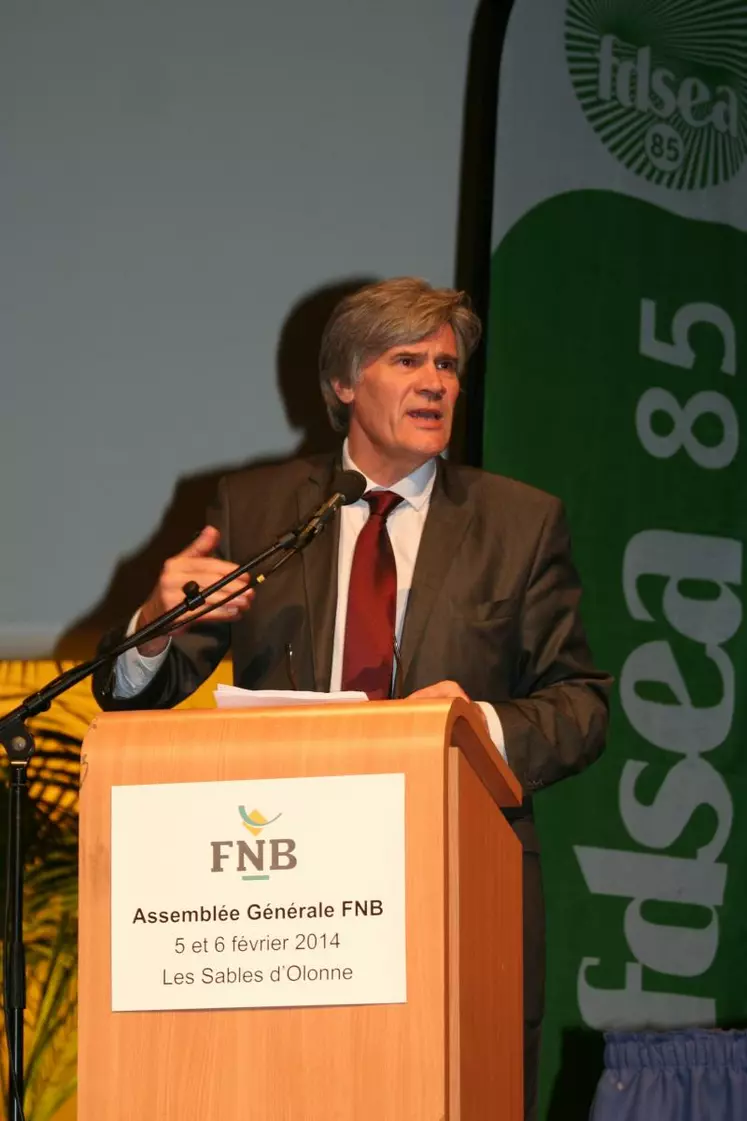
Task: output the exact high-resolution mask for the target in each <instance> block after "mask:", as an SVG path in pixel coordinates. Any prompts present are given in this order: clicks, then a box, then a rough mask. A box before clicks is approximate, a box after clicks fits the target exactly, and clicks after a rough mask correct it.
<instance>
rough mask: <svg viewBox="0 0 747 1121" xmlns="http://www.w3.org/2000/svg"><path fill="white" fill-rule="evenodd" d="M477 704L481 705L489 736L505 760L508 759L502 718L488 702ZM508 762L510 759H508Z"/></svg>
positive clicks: (478, 702)
mask: <svg viewBox="0 0 747 1121" xmlns="http://www.w3.org/2000/svg"><path fill="white" fill-rule="evenodd" d="M477 704H479V706H480V708H481V709H482V711H483V714H484V716H485V719H486V720H487V722H488V735H489V736H490V738H491V740H492V741H493V743H494V744H495V746H496V747H497V748H498V750H499V751H500V753H501V755H502V756H503V758H504V759H506V744H505V741H504V739H503V725H502V724H501V718H500V716H499V715H498V713H497V712H496V711H495V709H494V708H493V706H492V705H491V704H490V703H489V702H488V701H477ZM506 762H508V759H506Z"/></svg>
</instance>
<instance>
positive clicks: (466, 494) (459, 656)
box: [94, 278, 610, 1118]
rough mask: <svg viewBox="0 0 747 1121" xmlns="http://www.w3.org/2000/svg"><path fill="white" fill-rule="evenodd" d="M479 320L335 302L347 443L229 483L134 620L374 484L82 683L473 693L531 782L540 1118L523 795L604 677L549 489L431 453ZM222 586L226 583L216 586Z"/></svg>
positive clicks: (339, 418) (449, 305)
mask: <svg viewBox="0 0 747 1121" xmlns="http://www.w3.org/2000/svg"><path fill="white" fill-rule="evenodd" d="M479 333H480V324H479V320H478V319H477V317H476V316H475V315H474V313H473V312H472V311H471V309H470V307H469V303H468V300H467V299H466V297H465V296H464V294H463V293H460V292H454V291H452V290H450V289H435V290H434V289H432V288H431V287H430V286H429V285H427V284H426V283H425V282H423V281H419V280H415V279H412V278H402V279H399V280H393V281H385V282H383V283H381V284H376V285H370V286H368V287H366V288H364V289H362V290H361V291H359V292H357V293H355V294H354V295H352V296H348V297H346V299H345V300H343V301H342V302H341V304H340V305H339V306H338V307H337V309H336V310H335V312H334V313H333V315H332V317H331V319H330V322H329V324H328V325H327V328H326V330H325V333H324V337H323V340H322V347H321V354H320V373H321V386H322V393H323V395H324V397H325V400H326V402H327V406H328V411H329V414H330V419H331V421H332V423H333V425H334V426H335V427H336V428H337V429H338V430H340V431H342V432H345V433H346V439H345V442H344V444H343V447H342V451H341V455H340V456H339V457H328V456H320V457H312V458H310V459H305V460H294V461H292V462H290V463H287V464H285V465H283V466H280V467H260V468H256V469H249V470H247V471H243V472H239V473H237V474H235V475H233V476H230V477H228V478H226V479H224V480H223V481H222V483H221V485H220V487H219V494H218V500H217V505H216V509H215V511H214V512H213V514H212V516H211V519H210V525H208V526H206V528H205V529H204V530H203V531H202V533H201V534H200V536H199V537H198V538H197V540H196V541H195V542H193V543H192V545H190V546H189V547H188V548H187V549H185V550H184V552H183V553H181V554H179V555H178V556H177V557H174V558H171V559H170V560H169V561H167V563H166V565H165V566H164V569H163V571H162V574H161V577H160V579H159V582H158V584H157V586H156V588H155V589H154V591H153V593H152V595H151V596H150V598H149V599H148V601H147V602H146V603H145V604H144V605H143V607H142V608H141V609H140V611H139V613H138V614H137V615H136V616H135V617H134V618H133V620H132V622H131V627H134V626H135V625H136V624H137V623H140V624H144V623H146V622H149V621H150V620H151V619H153V618H154V617H156V616H157V615H158V614H159V613H161V612H162V611H165V610H168V609H169V608H170V607H172V606H174V605H175V604H176V603H178V602H180V601H181V599H182V598H183V592H182V587H183V585H184V584H185V583H186V582H188V581H190V580H195V581H196V582H197V583H198V584H200V585H201V586H205V585H207V584H208V583H210V582H212V581H213V580H215V579H216V578H217V577H218V576H221V575H224V574H228V572H230V571H231V569H232V567H233V565H234V564H238V563H241V562H242V561H244V560H245V559H246V558H247V557H249V556H251V555H252V554H253V553H255V552H256V551H257V550H258V549H259V548H261V547H262V546H264V545H266V544H269V543H270V542H272V541H273V540H274V539H275V538H277V537H278V535H279V534H281V533H282V532H283V531H284V530H286V529H287V528H288V527H290V526H292V525H294V524H296V523H297V522H298V521H299V520H300V519H302V518H303V517H304V516H307V515H308V514H309V513H310V512H311V511H313V510H314V509H315V508H317V507H318V506H319V505H320V504H321V503H322V502H323V501H324V499H325V498H326V497H327V496H328V495H329V493H330V488H331V486H332V480H333V476H334V473H335V470H336V469H339V467H340V466H341V465H342V466H343V467H345V468H352V469H355V470H358V471H359V472H361V473H362V474H363V475H364V476H365V478H366V484H367V491H366V495H365V496H364V498H363V499H361V500H360V501H358V502H355V503H352V504H351V505H350V506H346V507H344V508H343V510H342V511H341V515H340V516H339V517H338V519H337V520H336V521H335V523H333V525H332V526H331V527H330V528H329V529H327V530H326V531H325V533H324V534H323V535H322V536H321V537H320V538H319V540H316V541H314V542H313V543H312V544H311V545H310V546H309V547H308V548H307V549H306V550H305V551H304V552H303V553H302V554H301V556H300V557H296V558H294V559H293V560H292V561H290V562H289V563H288V564H286V565H284V566H283V567H282V568H281V569H279V571H278V572H277V574H276V575H275V576H273V577H272V579H271V580H268V581H267V583H266V584H264V585H263V586H262V587H261V588H260V589H258V590H256V592H255V589H253V588H251V587H250V586H249V583H248V580H247V579H246V578H244V579H242V580H238V581H234V582H233V583H232V584H231V585H229V586H228V588H226V589H225V590H224V591H223V592H222V593H220V594H219V595H218V596H217V597H213V603H215V604H217V606H216V607H215V610H214V612H213V613H212V614H211V615H210V616H209V617H208V618H207V619H206V620H205V621H200V622H196V623H194V624H193V625H192V626H189V624H187V627H186V629H184V630H183V631H182V632H181V633H180V634H179V636H178V637H175V638H174V639H173V640H172V641H170V642H167V640H165V639H155V640H153V641H151V642H148V643H145V644H144V645H143V646H142V647H141V648H140V649H139V650H138V651H134V652H130V654H129V655H126V656H124V657H123V658H121V659H119V660H118V662H117V664H116V666H115V667H114V668H113V669H111V670H109V671H102V672H100V673H99V674H98V675H97V678H96V680H95V683H94V688H95V692H96V696H97V698H98V699H99V701H100V703H101V704H102V706H103V707H106V708H127V707H131V708H132V707H138V708H142V707H167V706H170V705H173V704H175V703H177V702H178V701H179V700H181V699H183V698H184V697H185V696H187V695H189V693H190V692H192V691H193V690H194V689H195V688H196V687H197V686H198V685H199V684H200V683H201V682H202V681H203V680H205V678H206V677H207V676H208V675H209V674H210V673H211V671H212V670H213V669H214V667H215V666H216V665H217V664H218V662H219V661H220V659H221V658H222V657H223V655H224V654H225V653H226V652H227V650H228V649H229V646H230V648H231V650H232V654H233V664H234V677H235V680H236V683H237V684H239V685H242V686H245V687H248V688H280V689H283V688H288V687H289V686H290V685H291V684H296V685H297V686H298V687H299V688H302V689H318V690H329V689H338V688H340V687H344V688H352V687H364V688H365V690H366V692H368V693H369V695H371V696H374V697H385V696H387V695H389V689H390V686H391V683H392V680H393V678H396V679H397V687H398V693H400V694H401V695H406V696H409V697H411V698H416V699H417V698H433V697H447V698H448V697H456V696H460V697H464V698H466V699H467V700H473V701H475V702H476V703H478V704H479V705H480V710H481V712H482V713H483V716H484V719H485V721H486V724H487V726H488V730H489V731H490V734H491V738H492V739H493V741H494V743H495V744H496V748H497V750H500V751H501V752H502V753H503V754H504V756H505V757H506V758H507V760H508V763H509V765H510V766H511V768H512V769H513V771H514V773H515V774H516V775H517V777H518V779H519V780H520V782H521V784H522V786H523V788H524V791H525V795H526V797H525V800H524V804H523V805H522V807H521V809H519V810H517V811H513V812H509V813H508V815H507V816H509V818H510V820H511V821H512V824H513V828H514V829H515V831H516V833H517V834H518V836H519V838H520V839H521V841H522V844H523V847H524V930H525V936H524V942H525V946H524V955H525V956H524V976H525V984H524V1002H525V1010H524V1011H525V1084H526V1116H527V1118H533V1117H534V1116H535V1113H536V1082H537V1060H538V1052H539V1029H540V1021H541V1017H542V1005H543V996H544V909H543V902H542V887H541V879H540V869H539V858H538V843H537V836H536V832H535V829H534V823H533V820H532V795H533V793H534V792H536V791H537V790H540V789H541V788H542V787H544V786H548V785H549V784H550V783H553V782H556V781H558V780H559V779H562V778H565V777H567V776H568V775H571V774H573V773H575V772H578V771H580V770H582V769H583V768H584V767H585V766H586V765H587V764H589V763H590V762H592V761H593V760H594V759H595V758H596V757H597V756H598V754H599V753H600V751H601V750H602V748H603V745H604V736H605V731H606V725H607V693H608V690H609V685H610V679H609V677H608V676H607V675H606V674H604V673H601V672H599V671H597V670H596V669H594V667H593V665H592V661H591V656H590V654H589V650H588V647H587V643H586V638H585V635H584V631H583V627H582V624H581V620H580V616H579V598H580V587H579V582H578V578H577V575H576V572H575V570H574V567H573V564H572V561H571V556H570V545H569V539H568V533H567V530H566V526H565V521H564V517H563V511H562V507H561V504H560V502H559V501H558V500H557V499H555V498H552V497H551V496H550V495H547V494H544V493H543V492H541V491H538V490H535V489H534V488H531V487H528V486H525V485H523V484H521V483H518V482H515V481H513V480H510V479H506V478H502V477H500V476H495V475H490V474H487V473H486V472H482V471H477V470H474V469H471V468H465V467H458V466H455V465H453V464H451V463H449V462H448V461H446V460H444V459H442V458H441V453H442V452H443V451H444V450H445V448H446V446H447V444H448V441H449V437H450V434H451V426H452V418H453V410H454V405H455V402H456V398H457V395H458V393H459V382H460V377H461V375H462V373H463V371H464V369H465V366H466V362H467V359H468V357H469V355H470V353H471V352H472V350H473V349H474V346H475V345H476V343H477V341H478V338H479ZM216 552H218V553H219V554H220V555H216ZM228 592H236V593H238V594H237V596H236V598H234V599H233V600H232V601H231V602H230V603H221V602H220V601H223V600H224V599H225V596H226V594H227V593H228ZM115 637H121V634H120V635H118V636H115ZM396 651H399V657H398V658H397V659H395V652H396ZM397 661H398V662H399V664H398V665H397V664H396V662H397Z"/></svg>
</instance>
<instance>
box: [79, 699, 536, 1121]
mask: <svg viewBox="0 0 747 1121" xmlns="http://www.w3.org/2000/svg"><path fill="white" fill-rule="evenodd" d="M83 752H84V757H83V771H82V774H83V780H82V788H81V843H80V1020H79V1083H80V1086H79V1096H78V1117H79V1121H146V1119H149V1121H150V1119H153V1121H246V1118H261V1121H441V1119H443V1118H448V1121H492V1119H495V1121H520V1119H521V1117H522V1090H523V1073H522V1047H523V1032H522V954H521V946H522V934H521V931H522V923H521V846H520V843H519V841H518V839H517V838H516V836H515V835H514V833H513V831H512V830H511V828H510V827H509V826H508V824H507V823H506V821H505V818H504V817H503V814H502V813H501V810H500V809H499V807H500V806H513V805H517V804H518V803H519V801H520V799H521V788H520V786H519V783H518V782H517V780H516V779H515V778H514V776H513V775H512V774H511V772H510V770H509V769H508V767H507V766H506V765H505V763H504V762H503V760H502V758H501V757H500V755H499V754H498V752H497V751H496V749H495V748H494V747H493V745H492V744H491V743H490V741H489V740H488V739H487V737H486V735H485V731H484V727H483V725H482V721H481V719H480V716H479V713H477V712H476V710H475V709H474V708H473V706H471V705H468V704H467V703H466V702H464V701H461V700H456V701H453V702H448V701H437V702H432V701H419V702H412V701H389V702H375V703H370V704H362V705H358V704H337V705H326V706H318V707H316V706H315V707H313V708H312V707H309V708H302V707H294V708H268V709H261V710H257V709H252V710H233V711H205V712H202V711H194V710H192V711H188V712H187V711H185V712H157V713H152V712H136V713H128V714H118V713H110V714H105V715H102V716H99V717H97V719H96V720H95V721H94V723H93V724H92V726H91V729H90V731H89V732H88V735H87V737H86V740H85V743H84V748H83ZM391 773H403V774H404V775H405V791H406V795H405V830H406V834H405V836H406V842H405V848H406V859H405V885H406V933H407V956H406V961H407V1003H405V1004H396V1005H358V1006H343V1007H310V1008H270V1009H227V1010H209V1011H168V1012H118V1013H114V1012H112V1011H111V966H110V952H111V951H110V947H111V913H110V906H111V788H112V787H113V786H118V785H137V784H140V783H148V784H152V783H172V782H205V781H221V780H227V779H243V778H247V777H252V778H257V779H259V778H292V777H294V776H324V775H354V774H391Z"/></svg>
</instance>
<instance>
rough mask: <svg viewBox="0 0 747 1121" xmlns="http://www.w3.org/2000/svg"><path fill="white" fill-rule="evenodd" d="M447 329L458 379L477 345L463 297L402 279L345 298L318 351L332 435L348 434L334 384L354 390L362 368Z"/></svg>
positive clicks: (477, 330)
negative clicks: (453, 344) (453, 345)
mask: <svg viewBox="0 0 747 1121" xmlns="http://www.w3.org/2000/svg"><path fill="white" fill-rule="evenodd" d="M447 325H448V326H450V327H451V328H452V330H453V331H454V336H455V338H456V344H457V358H458V373H459V375H460V376H461V375H462V374H463V373H464V369H465V367H466V365H467V360H468V359H469V356H470V355H471V354H472V352H473V351H474V349H475V347H476V346H477V344H478V342H479V341H480V334H481V326H480V320H479V319H478V317H477V315H475V313H474V311H473V310H472V306H471V303H470V299H469V296H468V295H467V294H466V292H457V291H456V290H455V289H453V288H432V287H431V285H430V284H428V283H427V282H426V281H425V280H419V279H418V278H417V277H413V276H402V277H398V278H396V279H395V280H383V281H381V282H380V283H379V284H368V285H366V287H365V288H361V289H360V290H359V291H358V292H354V293H353V294H352V295H350V296H346V297H345V298H344V299H343V300H341V301H340V303H339V304H338V305H337V307H336V308H335V310H334V311H333V312H332V315H331V316H330V319H329V322H328V323H327V326H326V327H325V328H324V333H323V335H322V343H321V349H320V351H319V381H320V383H321V387H322V396H323V397H324V401H325V404H326V406H327V413H328V414H329V419H330V422H331V424H332V427H333V428H334V429H335V431H336V432H346V431H347V428H348V423H349V419H350V407H349V406H348V405H346V404H345V403H344V402H343V401H341V400H340V398H339V397H338V396H337V394H336V393H335V388H334V385H333V384H332V383H333V382H335V381H336V382H339V384H340V385H341V386H343V387H345V388H348V389H352V388H354V387H355V386H356V385H357V384H358V382H359V381H360V377H361V372H362V370H363V367H364V365H365V364H366V363H367V362H370V361H371V360H372V359H374V358H377V357H378V356H379V355H380V354H383V353H384V352H385V351H387V350H389V349H390V348H391V347H393V346H402V345H407V344H408V343H416V342H420V341H421V340H422V339H427V338H428V337H429V336H430V335H433V334H434V333H435V332H436V331H438V330H440V329H441V327H444V326H447Z"/></svg>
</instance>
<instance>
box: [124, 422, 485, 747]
mask: <svg viewBox="0 0 747 1121" xmlns="http://www.w3.org/2000/svg"><path fill="white" fill-rule="evenodd" d="M342 466H343V468H344V470H346V471H358V468H357V467H356V465H355V463H354V462H353V460H352V459H351V457H350V452H349V451H348V442H347V440H346V441H345V443H344V445H343V449H342ZM360 474H361V475H363V476H364V478H365V479H366V491H370V490H390V491H393V492H394V493H395V494H399V495H401V496H402V499H403V501H402V502H400V503H399V504H398V505H397V506H395V507H394V509H393V510H392V512H391V513H390V514H389V517H388V518H387V530H388V532H389V539H390V541H391V543H392V552H393V553H394V560H395V564H396V567H397V608H396V616H395V633H396V636H397V643H398V644H399V643H400V642H401V640H402V627H403V625H404V620H405V612H406V610H407V601H408V599H409V596H410V589H411V588H412V578H413V574H414V572H415V561H416V558H417V555H418V549H419V548H420V539H421V537H422V536H423V527H424V525H425V519H426V516H427V514H428V507H429V506H430V501H431V494H432V493H433V484H434V482H435V481H436V460H435V459H429V460H428V462H427V463H424V464H423V465H422V467H418V468H417V470H415V471H413V472H412V474H411V475H407V477H406V478H404V479H400V480H399V482H397V483H393V484H392V486H389V487H383V486H380V485H379V484H378V483H375V482H374V481H373V479H369V478H368V477H366V475H365V473H364V472H363V471H361V472H360ZM370 512H371V511H370V508H369V505H368V503H367V502H366V501H365V500H364V499H363V498H360V499H359V500H358V501H357V502H351V503H350V505H348V506H343V507H342V509H341V510H340V513H339V517H340V542H339V548H338V554H337V614H336V616H335V633H334V640H333V647H332V673H331V676H330V682H329V688H330V691H331V692H336V691H337V690H339V688H340V683H341V679H342V653H343V646H344V643H345V623H346V619H347V610H348V589H349V586H350V571H351V568H352V565H353V553H354V552H355V545H356V542H357V540H358V534H359V533H360V531H361V530H362V529H363V526H364V525H365V524H366V521H367V520H368V518H369V516H370ZM312 548H313V545H312ZM259 594H260V595H261V594H262V593H261V591H260V592H259ZM250 610H251V608H250ZM138 615H139V612H137V613H136V614H135V615H134V616H133V618H132V620H131V621H130V626H129V627H128V629H127V633H128V635H129V634H132V633H133V632H134V630H135V627H136V625H137V617H138ZM167 653H168V646H167V647H166V649H165V650H164V651H163V652H162V653H161V654H158V655H156V657H155V658H146V657H144V656H143V655H142V654H140V653H139V651H138V650H137V648H136V647H135V648H133V649H132V650H128V651H127V652H126V653H125V654H122V655H121V656H120V657H119V658H118V659H117V662H116V665H115V670H114V673H115V679H114V690H113V692H114V696H115V697H134V696H137V694H138V693H139V692H141V690H142V689H144V688H145V686H146V685H147V684H148V683H149V682H150V681H151V680H152V678H153V677H154V676H155V674H156V672H157V670H158V669H159V667H160V666H161V664H162V663H163V661H164V659H165V658H166V655H167ZM434 684H435V683H434ZM477 703H478V704H479V705H480V708H481V709H482V711H483V712H484V714H485V717H486V719H487V722H488V731H489V733H490V737H491V739H492V740H493V743H494V744H495V745H496V747H497V748H498V749H499V751H500V752H501V754H502V755H503V757H504V759H505V757H506V751H505V745H504V741H503V728H502V727H501V722H500V718H499V716H498V713H497V712H496V711H495V709H494V708H493V706H492V705H491V704H489V703H488V702H487V701H478V702H477Z"/></svg>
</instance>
